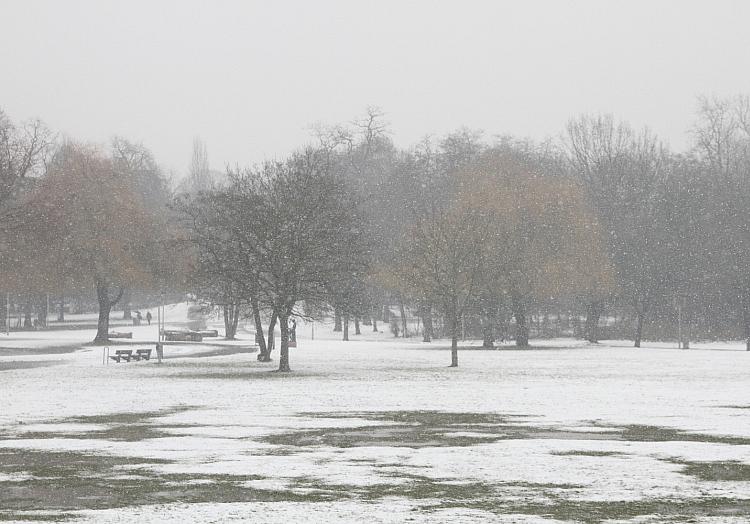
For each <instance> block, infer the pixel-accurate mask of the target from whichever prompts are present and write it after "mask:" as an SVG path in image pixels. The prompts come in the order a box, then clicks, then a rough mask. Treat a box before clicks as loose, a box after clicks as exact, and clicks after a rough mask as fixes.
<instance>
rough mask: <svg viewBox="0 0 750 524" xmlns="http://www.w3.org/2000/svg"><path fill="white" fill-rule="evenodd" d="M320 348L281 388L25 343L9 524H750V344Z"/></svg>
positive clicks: (10, 359)
mask: <svg viewBox="0 0 750 524" xmlns="http://www.w3.org/2000/svg"><path fill="white" fill-rule="evenodd" d="M365 329H369V328H368V327H365ZM310 335H311V326H310V325H302V324H300V329H299V338H300V343H299V347H298V348H295V349H292V350H291V351H292V354H291V365H292V369H293V370H294V372H293V373H291V374H279V373H275V372H273V371H272V370H273V369H274V368H275V365H276V363H275V362H273V363H271V364H263V363H258V362H257V361H256V359H255V355H254V354H251V353H250V354H249V353H245V352H235V351H232V350H231V349H232V347H237V346H242V345H243V344H245V345H246V344H247V343H248V342H249V341H244V342H243V341H240V342H237V343H231V344H229V343H224V342H222V341H220V340H219V341H212V342H210V343H209V345H210V347H209V349H210V348H213V349H212V350H210V351H207V350H206V347H201V346H200V345H185V346H173V347H167V348H166V352H167V355H168V356H171V357H175V358H169V359H167V360H165V362H164V363H163V364H161V365H157V364H155V363H154V362H138V363H130V364H119V365H118V364H114V363H112V364H110V365H102V349H101V348H98V347H87V346H83V343H84V342H86V341H87V340H88V337H89V333H88V332H83V331H81V332H77V331H66V332H65V333H64V335H61V338H60V340H61V341H62V342H61V343H60V344H58V345H55V344H54V343H52V342H50V341H51V340H52V341H54V333H50V332H47V333H45V334H44V336H42V335H36V339H38V340H40V341H41V342H38V343H35V342H34V341H33V340H35V336H31V335H28V334H23V333H18V334H16V333H12V334H11V335H10V338H9V339H7V338H4V339H3V340H2V342H1V343H0V345H2V346H7V347H13V348H15V351H13V352H6V353H5V354H3V353H2V348H0V521H4V520H5V521H16V520H18V521H30V520H31V521H34V520H39V521H50V520H52V521H59V520H62V521H70V522H124V521H138V522H207V521H216V522H219V521H221V522H227V521H229V522H231V521H238V522H239V521H243V520H254V521H259V522H260V521H262V522H289V521H309V522H331V521H333V522H336V521H340V522H357V521H370V522H403V521H405V520H409V521H414V522H443V521H445V522H447V521H450V522H485V521H498V522H569V521H574V522H604V521H617V522H620V521H622V522H628V521H631V522H652V521H656V522H662V521H664V522H684V521H685V520H687V519H693V520H692V521H694V522H712V523H714V522H746V521H747V519H748V518H750V422H748V416H750V378H749V377H750V353H747V352H744V351H741V350H740V349H741V348H742V346H741V345H740V344H730V343H727V344H712V345H705V346H697V347H698V349H691V350H678V349H675V348H674V347H673V346H674V345H671V346H672V347H670V344H655V345H649V344H644V346H645V347H643V348H640V349H634V348H631V347H628V345H627V343H626V342H621V343H620V342H610V343H602V344H599V345H597V346H588V345H584V344H582V343H581V342H578V341H573V340H562V339H558V340H552V341H533V344H534V347H533V348H532V349H528V350H515V349H513V348H512V347H508V346H505V347H503V349H502V350H497V351H485V350H481V349H479V348H478V347H476V343H475V344H471V343H469V344H467V345H469V346H470V347H468V348H466V349H463V350H462V351H461V352H460V367H459V368H457V369H451V368H448V367H447V366H448V364H449V363H450V355H449V351H448V344H447V343H446V342H445V341H437V342H434V343H431V344H424V343H422V342H420V341H419V339H418V338H411V339H393V338H392V337H391V336H390V335H389V334H385V333H380V334H374V333H371V332H364V334H363V335H361V336H355V335H352V339H353V340H352V341H350V342H341V341H339V340H335V339H334V337H337V336H338V335H337V334H333V333H331V331H330V326H324V325H317V326H316V330H315V338H316V339H315V340H310ZM145 336H146V335H145V331H144V337H145ZM245 336H249V335H247V334H245ZM76 337H78V338H76ZM14 338H15V339H18V340H17V341H16V343H14ZM21 339H23V340H21ZM144 340H146V339H145V338H144ZM135 345H137V340H136V341H135ZM60 347H63V348H65V350H57V351H55V348H58V349H59V348H60ZM217 347H218V348H219V349H227V350H226V351H221V350H216V348H217ZM19 348H26V349H28V351H27V352H23V351H20V350H19ZM35 348H36V349H35ZM40 348H49V349H48V350H43V349H40ZM170 352H171V354H170ZM35 363H36V364H35Z"/></svg>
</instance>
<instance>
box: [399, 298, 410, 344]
mask: <svg viewBox="0 0 750 524" xmlns="http://www.w3.org/2000/svg"><path fill="white" fill-rule="evenodd" d="M398 308H399V311H400V312H401V329H402V331H401V334H402V336H403V337H404V338H409V331H408V328H407V325H406V308H405V307H404V302H403V301H399V303H398Z"/></svg>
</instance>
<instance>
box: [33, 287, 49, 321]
mask: <svg viewBox="0 0 750 524" xmlns="http://www.w3.org/2000/svg"><path fill="white" fill-rule="evenodd" d="M38 304H39V306H38V309H37V314H36V320H37V324H38V325H39V327H43V328H46V327H47V315H48V314H49V312H48V311H47V304H49V302H48V301H47V295H41V296H40V297H39V302H38Z"/></svg>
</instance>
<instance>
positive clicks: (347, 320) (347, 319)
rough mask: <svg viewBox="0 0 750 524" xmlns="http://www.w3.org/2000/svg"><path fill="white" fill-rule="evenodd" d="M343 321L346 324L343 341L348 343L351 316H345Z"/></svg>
mask: <svg viewBox="0 0 750 524" xmlns="http://www.w3.org/2000/svg"><path fill="white" fill-rule="evenodd" d="M342 320H343V322H344V338H343V340H346V341H348V340H349V316H348V315H344V317H343V319H342Z"/></svg>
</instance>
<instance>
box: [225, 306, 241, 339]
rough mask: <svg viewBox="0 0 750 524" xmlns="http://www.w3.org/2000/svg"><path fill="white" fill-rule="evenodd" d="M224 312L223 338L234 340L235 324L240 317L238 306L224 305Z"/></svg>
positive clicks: (235, 333)
mask: <svg viewBox="0 0 750 524" xmlns="http://www.w3.org/2000/svg"><path fill="white" fill-rule="evenodd" d="M222 308H223V310H224V338H226V339H227V340H234V339H235V336H236V335H237V323H238V320H239V317H240V306H239V304H225V305H224V306H223V307H222Z"/></svg>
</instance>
